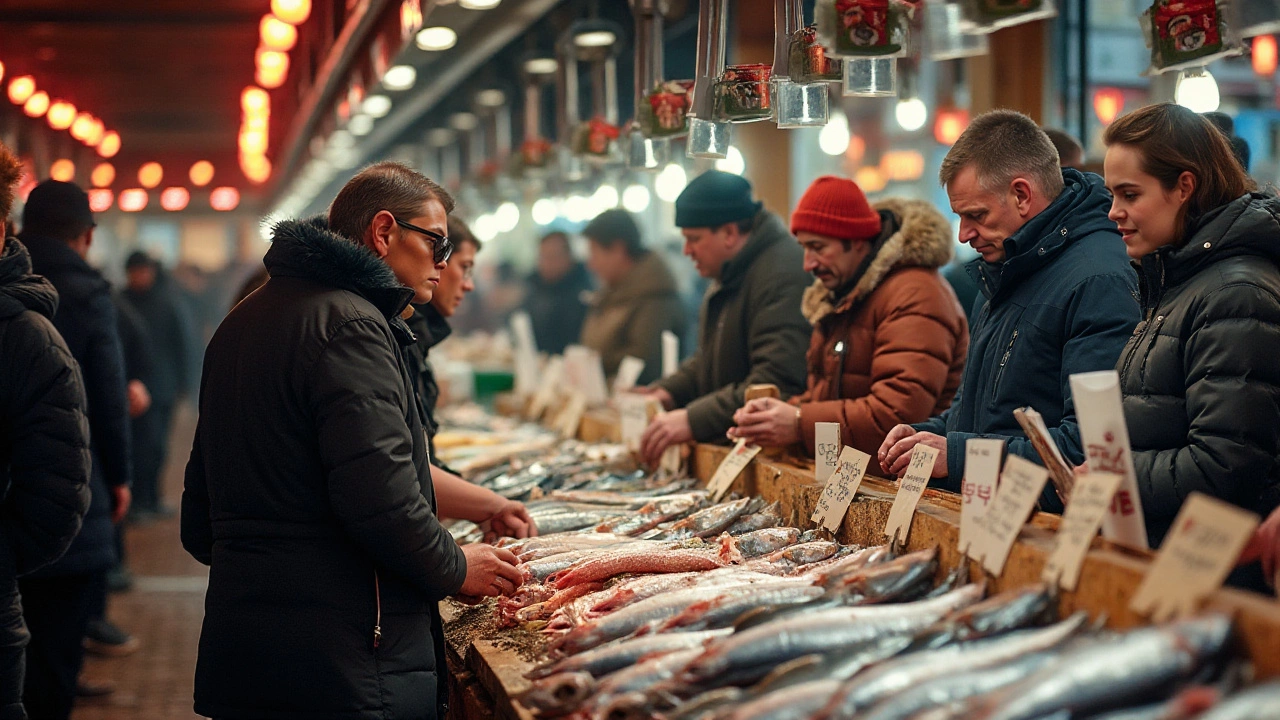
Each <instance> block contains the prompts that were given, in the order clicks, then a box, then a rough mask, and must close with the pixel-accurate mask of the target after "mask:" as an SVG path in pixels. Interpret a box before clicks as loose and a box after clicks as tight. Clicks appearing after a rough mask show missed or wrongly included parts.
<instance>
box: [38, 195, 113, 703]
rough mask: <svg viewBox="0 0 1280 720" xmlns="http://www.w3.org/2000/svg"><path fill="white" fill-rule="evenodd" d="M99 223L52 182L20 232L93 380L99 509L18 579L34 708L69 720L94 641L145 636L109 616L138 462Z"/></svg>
mask: <svg viewBox="0 0 1280 720" xmlns="http://www.w3.org/2000/svg"><path fill="white" fill-rule="evenodd" d="M95 225H96V223H95V222H94V217H93V212H92V211H91V210H90V209H89V196H88V195H87V194H86V193H85V191H84V190H81V189H80V188H79V187H77V186H75V185H73V184H71V183H64V182H58V181H56V180H46V181H44V182H42V183H40V184H39V185H37V186H36V187H35V188H34V189H33V190H32V191H31V194H30V195H29V196H28V197H27V203H26V205H25V206H24V207H23V212H22V232H21V233H19V235H18V238H19V239H20V240H21V241H22V242H23V244H25V245H26V246H27V248H28V249H29V250H30V252H31V265H32V268H33V269H34V270H35V271H36V272H38V273H39V274H42V275H44V276H45V277H47V278H48V279H49V282H51V283H53V286H54V287H55V288H57V290H58V311H57V313H55V314H54V316H53V324H54V326H56V327H57V328H58V332H59V333H61V334H62V337H63V338H64V339H65V340H66V342H67V347H68V348H70V350H71V355H72V356H73V357H74V358H75V359H76V362H78V363H79V364H80V368H81V372H82V374H83V377H84V387H85V393H86V396H87V399H88V402H87V405H86V407H87V410H88V417H89V439H90V441H89V449H90V453H91V455H92V457H93V475H92V481H91V488H92V504H91V505H90V508H89V513H88V514H87V515H86V516H85V520H84V525H83V527H82V528H81V529H80V534H79V535H77V536H76V539H75V542H73V543H72V545H71V548H70V549H69V550H67V553H66V554H65V555H63V556H62V558H61V559H60V560H58V561H57V562H56V563H54V564H52V565H50V566H48V567H46V568H44V569H43V570H39V571H37V572H35V573H32V574H30V575H26V576H25V577H23V579H22V580H21V581H20V582H19V588H20V590H21V592H22V596H23V598H24V607H23V612H24V614H25V616H26V620H27V626H28V627H29V628H30V630H31V644H30V645H29V646H28V647H27V680H26V703H27V710H28V712H30V714H31V715H32V717H34V718H52V719H54V720H65V718H67V717H69V716H70V714H71V705H72V703H73V701H74V698H75V694H76V690H77V688H76V679H77V677H78V675H79V673H80V668H81V665H82V664H83V662H84V650H85V643H86V639H87V641H88V642H89V643H91V644H94V645H97V646H100V647H101V648H103V649H104V650H105V651H107V652H111V653H113V654H117V655H123V654H127V653H130V652H133V651H134V650H136V649H137V648H138V641H137V639H136V638H134V637H131V636H130V635H128V634H127V633H125V632H124V631H122V630H120V629H119V628H117V627H116V626H114V625H112V624H111V623H109V622H107V621H106V620H105V619H102V618H104V617H105V611H106V602H107V572H108V571H109V570H110V569H111V568H113V567H115V565H116V563H117V560H118V558H117V556H116V540H115V533H116V529H115V527H113V526H114V525H115V524H117V523H119V522H120V521H121V520H123V519H124V515H125V513H126V512H127V511H128V510H129V502H130V498H131V494H130V490H129V484H130V476H131V474H132V468H131V463H132V459H131V455H130V451H129V448H130V438H129V409H128V399H127V387H126V386H127V380H126V377H125V369H124V354H123V351H122V349H121V346H120V334H119V327H118V321H117V314H116V307H115V304H114V303H113V301H112V299H111V285H110V284H109V283H108V282H107V281H106V279H104V278H103V277H102V273H100V272H98V271H97V270H96V269H94V268H93V267H90V265H89V263H88V262H86V261H85V257H86V256H87V255H88V254H89V247H90V246H91V245H92V244H93V231H94V227H95ZM94 618H99V620H96V621H94ZM110 690H111V688H110V686H107V685H103V686H100V687H93V688H89V687H87V686H86V687H85V688H84V691H85V692H86V693H87V694H105V693H107V692H110Z"/></svg>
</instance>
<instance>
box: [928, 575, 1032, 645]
mask: <svg viewBox="0 0 1280 720" xmlns="http://www.w3.org/2000/svg"><path fill="white" fill-rule="evenodd" d="M1056 613H1057V602H1056V601H1055V599H1054V595H1053V590H1052V588H1050V587H1049V586H1048V585H1045V584H1040V583H1037V584H1035V585H1030V586H1028V587H1025V588H1018V589H1015V590H1006V591H1005V592H1002V593H1000V594H998V595H992V596H991V597H989V598H987V599H986V600H983V601H982V602H979V603H975V604H973V605H970V606H969V607H967V608H964V609H963V610H959V611H957V612H954V613H951V614H950V615H948V616H947V617H946V619H945V620H943V621H942V622H940V623H938V624H937V625H935V626H934V627H931V628H929V629H928V630H927V631H925V632H923V633H921V634H920V635H918V636H917V637H916V639H915V642H914V643H913V644H912V649H913V650H921V649H928V648H938V647H942V646H944V645H947V644H950V643H956V642H963V641H965V640H976V639H978V638H983V637H989V636H991V635H996V634H998V633H1002V632H1008V631H1010V630H1017V629H1020V628H1025V627H1032V626H1034V625H1041V624H1044V623H1047V622H1050V621H1052V620H1053V619H1054V616H1055V615H1056Z"/></svg>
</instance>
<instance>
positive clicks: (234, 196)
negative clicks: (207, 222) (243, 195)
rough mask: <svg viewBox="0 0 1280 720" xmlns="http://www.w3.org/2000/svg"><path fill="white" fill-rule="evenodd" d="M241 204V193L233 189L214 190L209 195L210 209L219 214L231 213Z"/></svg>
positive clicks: (221, 188)
mask: <svg viewBox="0 0 1280 720" xmlns="http://www.w3.org/2000/svg"><path fill="white" fill-rule="evenodd" d="M239 204H240V191H239V190H236V189H235V188H233V187H220V188H214V189H213V192H211V193H209V207H211V208H213V209H214V210H217V211H218V212H230V211H232V210H235V209H236V206H237V205H239Z"/></svg>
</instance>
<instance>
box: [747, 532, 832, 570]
mask: <svg viewBox="0 0 1280 720" xmlns="http://www.w3.org/2000/svg"><path fill="white" fill-rule="evenodd" d="M802 540H803V538H802ZM839 549H840V546H839V545H837V544H835V543H833V542H831V541H829V540H815V541H812V542H801V543H800V544H798V545H792V546H791V547H787V548H783V549H781V550H778V551H777V552H772V553H769V554H768V555H765V556H764V557H762V558H760V560H762V561H764V562H769V563H790V564H792V565H811V564H813V563H816V562H820V561H822V560H826V559H827V558H829V557H831V556H832V555H835V554H836V551H837V550H839Z"/></svg>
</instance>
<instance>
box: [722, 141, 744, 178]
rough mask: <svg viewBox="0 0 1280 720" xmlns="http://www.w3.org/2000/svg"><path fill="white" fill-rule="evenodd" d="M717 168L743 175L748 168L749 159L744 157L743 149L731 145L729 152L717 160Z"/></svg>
mask: <svg viewBox="0 0 1280 720" xmlns="http://www.w3.org/2000/svg"><path fill="white" fill-rule="evenodd" d="M716 169H717V170H719V171H721V172H727V173H733V174H734V175H741V174H742V173H744V172H746V170H747V160H746V158H744V157H742V151H741V150H739V149H738V148H736V147H734V146H732V145H730V146H729V152H728V153H726V154H725V157H724V159H723V160H717V161H716Z"/></svg>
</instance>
